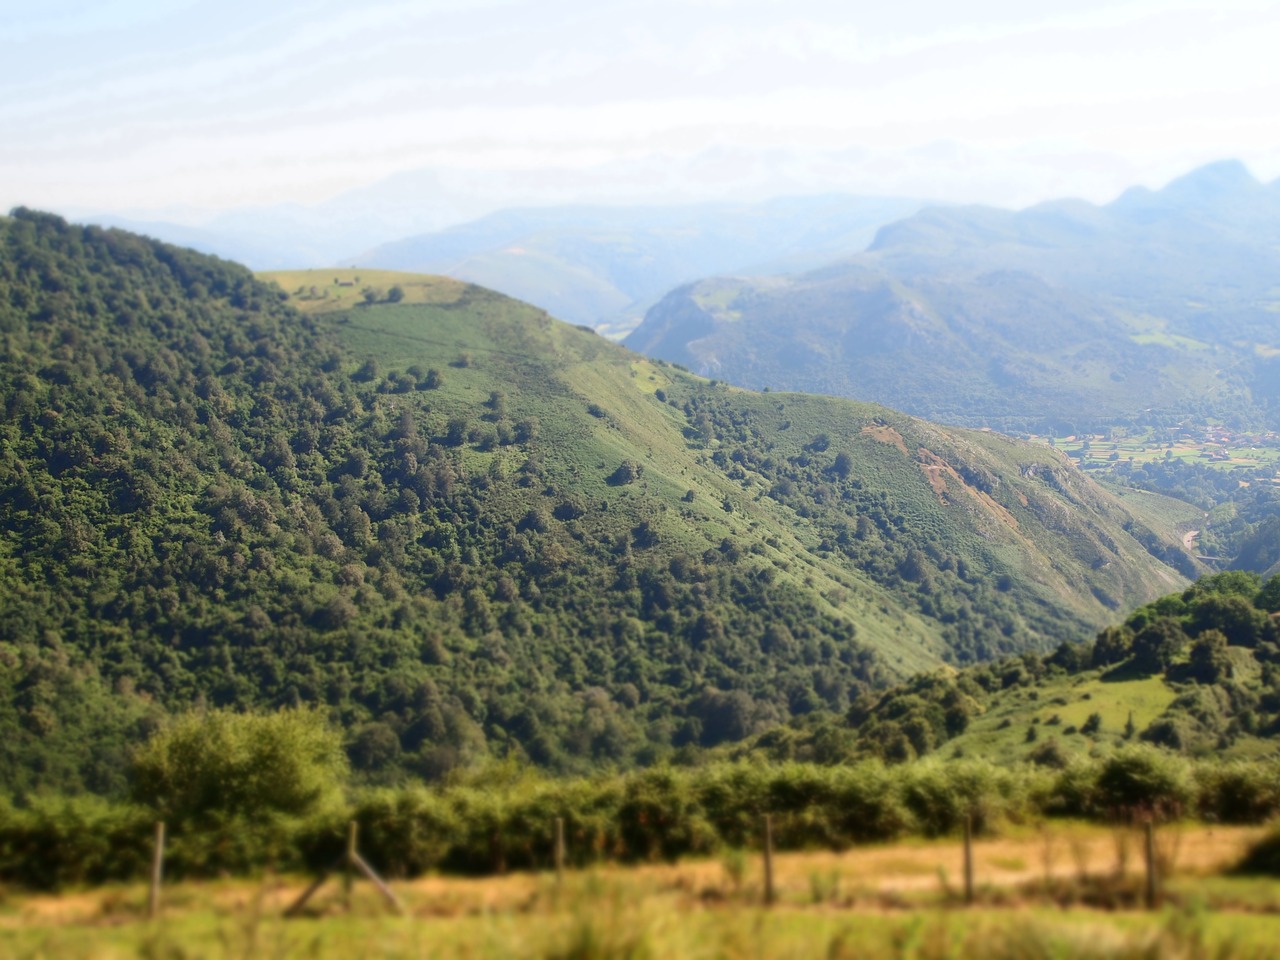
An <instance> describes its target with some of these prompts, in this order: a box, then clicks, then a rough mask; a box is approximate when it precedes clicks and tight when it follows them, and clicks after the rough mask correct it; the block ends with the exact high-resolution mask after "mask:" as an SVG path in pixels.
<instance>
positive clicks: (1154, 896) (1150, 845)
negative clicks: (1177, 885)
mask: <svg viewBox="0 0 1280 960" xmlns="http://www.w3.org/2000/svg"><path fill="white" fill-rule="evenodd" d="M1145 826H1146V841H1147V844H1146V846H1147V850H1146V853H1147V890H1146V894H1147V897H1146V899H1147V909H1148V910H1154V909H1155V908H1156V902H1157V901H1158V900H1159V894H1160V889H1159V878H1158V877H1157V876H1156V825H1155V823H1154V822H1152V821H1151V820H1148V821H1147V822H1146V824H1145Z"/></svg>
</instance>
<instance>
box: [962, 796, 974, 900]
mask: <svg viewBox="0 0 1280 960" xmlns="http://www.w3.org/2000/svg"><path fill="white" fill-rule="evenodd" d="M964 902H965V903H968V904H971V903H973V814H971V813H966V814H965V816H964Z"/></svg>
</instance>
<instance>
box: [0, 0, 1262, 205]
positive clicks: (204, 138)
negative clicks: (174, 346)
mask: <svg viewBox="0 0 1280 960" xmlns="http://www.w3.org/2000/svg"><path fill="white" fill-rule="evenodd" d="M0 41H2V42H0V49H3V50H4V51H5V53H4V57H3V58H2V59H0V208H3V209H8V208H9V207H10V206H13V205H15V204H19V203H24V204H28V205H32V206H39V207H45V208H50V209H58V210H113V211H122V212H123V211H129V212H134V213H137V212H140V211H143V210H151V211H155V212H157V213H164V214H168V215H173V214H175V213H176V212H177V210H178V208H190V209H191V210H193V211H198V210H202V209H203V210H209V209H219V208H227V207H235V206H250V205H262V204H273V203H283V202H294V203H303V204H313V203H316V202H319V201H322V200H326V199H328V198H331V197H333V196H334V195H336V194H339V193H341V192H343V191H346V190H350V189H352V188H355V187H360V186H363V185H367V184H370V183H373V182H374V181H377V180H379V179H381V178H384V177H387V176H389V175H392V174H395V173H398V172H404V171H411V170H423V169H429V170H432V171H435V172H436V173H437V174H438V175H439V178H440V180H439V182H440V183H442V184H445V185H446V186H448V185H450V184H455V185H457V188H458V189H464V188H465V189H466V190H469V191H471V192H472V194H473V195H474V196H475V198H477V199H478V201H479V202H480V203H481V204H482V205H483V204H484V203H491V204H492V205H493V206H500V205H504V204H509V203H511V202H539V201H551V200H555V201H563V200H566V199H574V198H581V199H584V200H594V201H599V200H616V201H635V200H650V199H691V198H695V197H699V196H707V197H720V196H741V197H748V196H749V197H760V196H766V195H770V194H779V193H798V192H816V191H845V192H855V193H899V194H911V195H915V196H927V197H937V198H942V199H952V200H962V201H984V202H991V203H997V204H1001V205H1004V206H1021V205H1024V204H1026V203H1029V202H1032V201H1034V200H1038V199H1043V198H1047V197H1052V196H1062V195H1077V196H1084V197H1087V198H1089V199H1093V200H1099V201H1101V200H1107V199H1110V198H1111V197H1112V196H1114V195H1115V194H1116V193H1118V192H1119V191H1120V190H1121V189H1122V188H1123V187H1125V186H1126V185H1128V184H1131V183H1135V182H1140V183H1147V184H1149V185H1151V186H1158V185H1160V184H1162V183H1163V182H1165V181H1167V180H1168V179H1170V178H1172V177H1173V176H1176V175H1177V174H1179V173H1182V172H1185V171H1186V170H1188V169H1190V168H1191V167H1193V166H1195V165H1197V164H1200V163H1203V162H1207V161H1210V160H1215V159H1220V158H1224V157H1239V158H1241V159H1243V160H1244V161H1245V162H1246V163H1247V164H1248V165H1249V166H1250V168H1251V169H1252V170H1253V171H1254V173H1255V174H1256V175H1257V176H1259V177H1261V178H1263V179H1266V180H1272V179H1275V178H1276V177H1278V176H1280V66H1277V64H1278V63H1280V56H1278V54H1277V51H1280V3H1278V2H1261V0H1212V2H1209V0H1186V2H1176V0H1137V2H1132V3H1128V2H1120V3H1104V2H1096V0H1073V2H1071V3H1061V2H1048V3H1037V2H1034V0H1018V2H1013V0H966V2H964V3H955V2H933V0H930V2H922V0H898V2H896V3H887V2H883V0H878V2H876V3H875V4H869V3H856V2H855V3H850V2H848V0H844V2H831V3H825V2H818V0H781V2H765V0H732V2H730V0H643V2H634V3H633V2H627V0H592V2H577V0H541V2H537V3H533V2H509V0H466V2H461V0H405V2H394V0H363V2H360V3H355V2H347V0H328V2H326V0H316V2H308V3H301V2H289V0H265V2H264V0H252V2H248V0H217V2H216V3H214V2H205V0H40V2H39V3H32V2H29V0H24V2H21V3H18V2H14V0H0Z"/></svg>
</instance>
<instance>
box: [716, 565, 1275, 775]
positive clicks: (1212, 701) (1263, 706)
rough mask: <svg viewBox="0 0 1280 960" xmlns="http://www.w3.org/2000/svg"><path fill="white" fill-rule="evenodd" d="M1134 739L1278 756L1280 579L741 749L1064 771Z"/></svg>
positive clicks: (924, 681) (1194, 598)
mask: <svg viewBox="0 0 1280 960" xmlns="http://www.w3.org/2000/svg"><path fill="white" fill-rule="evenodd" d="M1126 742H1133V743H1139V742H1143V743H1147V744H1154V745H1156V746H1159V747H1164V748H1167V749H1169V750H1173V751H1177V752H1181V753H1185V754H1190V755H1193V756H1201V757H1206V758H1220V757H1223V756H1226V757H1232V758H1237V759H1239V758H1248V759H1256V758H1260V757H1264V756H1266V757H1274V756H1276V755H1277V753H1280V576H1273V577H1271V578H1270V579H1269V580H1265V581H1264V580H1263V579H1262V578H1261V577H1259V576H1258V575H1257V574H1256V573H1251V572H1248V571H1241V570H1232V571H1227V572H1224V573H1218V574H1213V575H1210V576H1206V577H1202V578H1201V579H1200V580H1198V581H1196V582H1195V583H1193V584H1192V585H1191V586H1190V587H1188V588H1187V589H1186V590H1183V591H1180V592H1178V593H1172V594H1169V595H1167V596H1164V597H1161V598H1160V599H1158V600H1156V601H1154V602H1152V603H1149V604H1144V605H1142V606H1141V607H1139V608H1138V609H1136V610H1134V611H1133V612H1132V613H1131V614H1129V616H1128V617H1126V618H1125V619H1124V621H1123V622H1120V623H1117V624H1115V625H1113V626H1110V627H1107V628H1106V629H1105V630H1103V631H1101V632H1100V633H1099V634H1098V635H1097V637H1096V638H1095V639H1094V640H1093V641H1091V642H1088V643H1082V644H1073V643H1064V644H1061V645H1060V646H1059V647H1058V648H1057V649H1056V650H1054V651H1053V652H1052V653H1051V654H1048V655H1044V654H1036V653H1025V654H1022V655H1020V656H1017V657H1011V658H1005V659H1002V660H998V661H994V662H991V663H986V664H981V665H977V666H973V667H968V668H965V669H963V670H961V671H959V672H956V671H954V670H942V671H935V672H932V673H928V674H921V675H919V676H917V677H913V678H912V679H910V680H908V681H907V682H906V683H904V684H900V685H898V686H895V687H893V688H891V689H889V690H885V691H873V692H869V693H867V694H865V695H863V696H861V697H859V698H858V700H856V701H855V702H854V703H853V705H852V706H851V707H850V709H849V711H848V713H847V715H846V716H845V717H844V718H841V719H840V720H834V721H833V720H830V719H825V718H823V719H820V720H819V721H818V722H816V723H807V724H806V723H804V722H801V723H797V724H795V725H793V726H792V727H791V728H780V729H778V730H774V731H770V732H769V733H767V734H764V735H763V736H762V737H760V738H759V739H758V740H756V741H755V742H753V743H752V744H750V745H746V746H744V747H743V748H741V751H742V752H748V753H750V752H763V753H765V754H768V755H770V756H772V757H774V758H775V759H782V758H786V759H793V758H795V757H801V758H803V759H809V760H820V761H823V762H827V763H830V762H835V761H848V760H853V759H856V758H859V757H862V758H865V757H879V758H880V759H883V760H887V761H890V762H900V761H903V760H909V759H912V758H915V757H918V756H923V755H926V754H929V753H935V752H939V753H941V754H942V755H943V756H947V757H960V756H968V757H984V758H987V759H990V760H994V761H996V762H998V763H1003V764H1009V763H1015V762H1020V761H1030V762H1033V763H1037V764H1040V765H1043V766H1051V767H1063V766H1066V765H1067V764H1068V762H1069V761H1071V760H1072V759H1079V758H1081V757H1082V756H1083V755H1085V754H1086V753H1087V754H1089V755H1096V754H1097V753H1098V752H1099V751H1105V750H1107V749H1111V748H1114V747H1117V746H1120V745H1122V744H1124V743H1126Z"/></svg>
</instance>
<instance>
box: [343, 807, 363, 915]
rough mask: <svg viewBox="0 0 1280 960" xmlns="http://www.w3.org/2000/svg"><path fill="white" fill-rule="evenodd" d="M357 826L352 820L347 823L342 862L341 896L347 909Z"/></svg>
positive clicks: (349, 905)
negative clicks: (345, 844) (345, 853)
mask: <svg viewBox="0 0 1280 960" xmlns="http://www.w3.org/2000/svg"><path fill="white" fill-rule="evenodd" d="M358 829H359V828H358V827H357V826H356V822H355V821H354V820H352V821H351V822H350V823H348V824H347V855H346V857H345V858H344V859H343V863H342V898H343V900H344V902H345V903H346V906H347V909H348V910H350V909H351V881H352V876H353V873H354V871H355V866H356V856H357V854H356V837H357V833H356V831H357V830H358Z"/></svg>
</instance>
